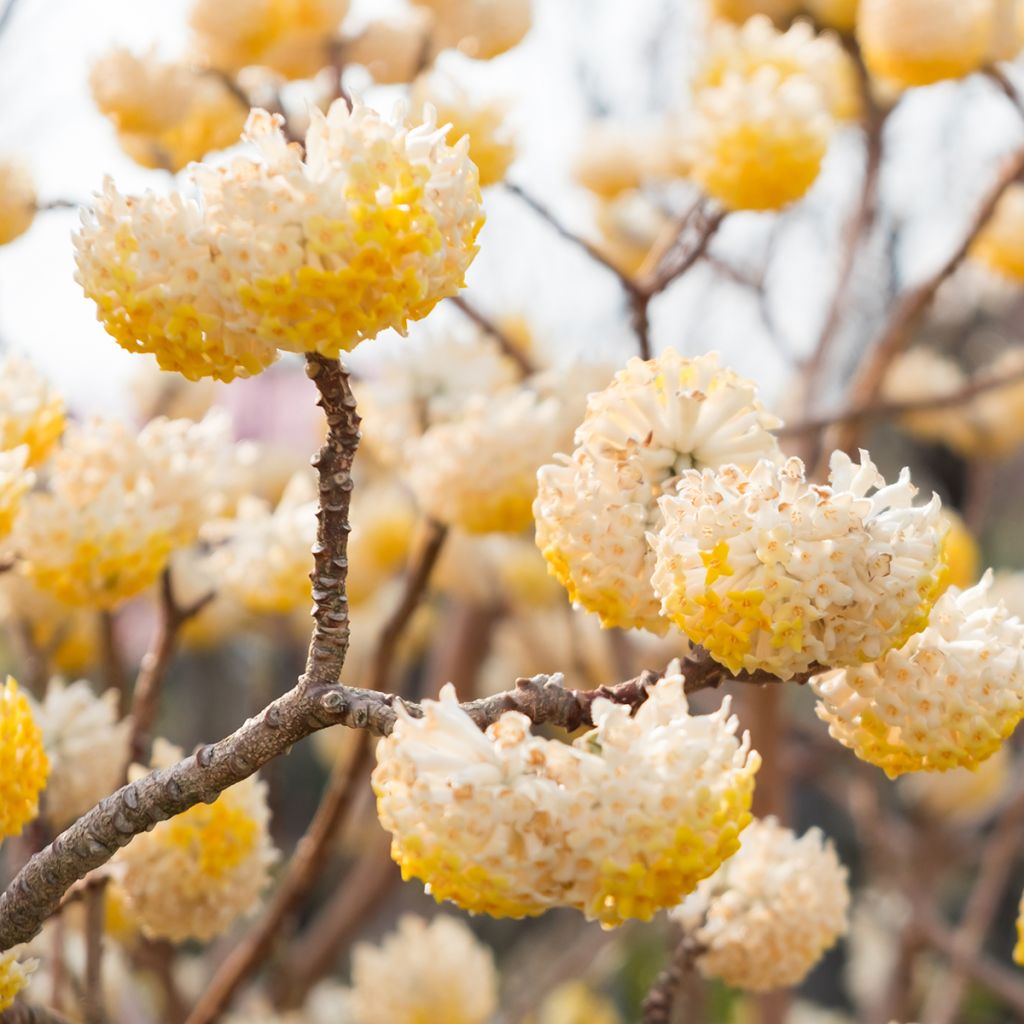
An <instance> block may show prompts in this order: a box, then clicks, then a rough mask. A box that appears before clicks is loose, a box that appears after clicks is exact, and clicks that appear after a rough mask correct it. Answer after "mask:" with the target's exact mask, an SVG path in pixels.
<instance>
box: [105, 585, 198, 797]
mask: <svg viewBox="0 0 1024 1024" xmlns="http://www.w3.org/2000/svg"><path fill="white" fill-rule="evenodd" d="M213 597H214V595H213V594H212V593H208V594H204V595H203V596H202V597H201V598H199V600H198V601H195V602H193V603H192V604H190V605H187V606H185V607H182V606H180V605H179V604H178V603H177V601H176V600H175V598H174V581H173V580H172V578H171V569H170V567H168V568H166V569H164V571H163V574H162V575H161V577H160V618H159V620H158V622H157V628H156V633H155V634H154V636H153V642H152V645H151V646H150V649H149V650H148V651H147V652H146V653H145V655H143V658H142V664H141V665H140V666H139V674H138V676H137V677H136V679H135V690H134V692H133V693H132V710H131V718H132V724H131V735H130V740H129V746H128V750H129V756H128V764H129V765H131V764H146V763H147V762H148V761H149V747H150V743H151V741H152V732H153V722H154V721H155V720H156V714H157V710H158V708H159V705H160V690H161V688H162V686H163V681H164V676H165V675H166V674H167V669H168V667H169V666H170V663H171V659H172V657H173V656H174V649H175V647H176V645H177V640H178V634H179V633H180V631H181V628H182V626H184V625H185V623H186V622H188V621H189V619H191V618H193V617H194V616H196V615H198V614H199V612H201V611H202V610H203V608H205V607H206V605H207V604H209V603H210V601H212V600H213ZM126 771H127V766H126ZM125 777H126V778H127V775H126V776H125Z"/></svg>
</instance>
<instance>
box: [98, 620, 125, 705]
mask: <svg viewBox="0 0 1024 1024" xmlns="http://www.w3.org/2000/svg"><path fill="white" fill-rule="evenodd" d="M99 632H100V652H101V657H102V658H103V669H104V674H105V676H106V680H107V686H109V687H111V688H113V689H114V691H115V692H116V693H117V714H118V717H121V716H122V715H124V713H125V711H126V710H127V708H128V672H127V670H126V668H125V665H124V659H123V657H122V655H121V647H120V645H119V644H118V642H117V620H116V618H115V616H114V613H113V612H112V611H110V610H109V609H104V610H103V611H101V612H100V613H99Z"/></svg>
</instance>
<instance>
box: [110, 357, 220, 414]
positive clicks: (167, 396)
mask: <svg viewBox="0 0 1024 1024" xmlns="http://www.w3.org/2000/svg"><path fill="white" fill-rule="evenodd" d="M137 365H138V369H137V370H136V371H135V373H133V374H132V376H131V379H130V383H129V388H130V390H131V397H132V404H133V405H134V407H135V410H136V412H137V414H138V419H139V421H140V422H142V423H146V422H148V421H149V420H151V419H153V418H154V417H157V416H168V417H170V418H172V419H186V420H196V421H198V420H201V419H202V418H203V417H204V416H205V415H206V414H207V413H208V412H209V411H210V409H211V408H212V406H213V401H214V394H215V392H216V389H217V383H216V381H213V380H211V379H209V378H208V377H206V378H203V379H202V380H198V381H191V380H188V379H186V378H185V377H182V376H181V375H180V374H171V373H164V371H163V370H161V369H160V367H159V366H158V365H157V362H156V360H155V359H152V358H150V357H149V356H146V357H144V359H140V360H139V361H138V364H137Z"/></svg>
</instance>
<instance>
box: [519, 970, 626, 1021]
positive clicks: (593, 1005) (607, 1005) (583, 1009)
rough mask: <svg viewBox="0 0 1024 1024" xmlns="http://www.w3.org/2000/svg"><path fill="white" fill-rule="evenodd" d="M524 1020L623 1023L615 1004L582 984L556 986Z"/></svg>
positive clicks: (571, 983)
mask: <svg viewBox="0 0 1024 1024" xmlns="http://www.w3.org/2000/svg"><path fill="white" fill-rule="evenodd" d="M527 1021H528V1022H529V1024H622V1018H621V1017H620V1016H619V1011H618V1010H616V1009H615V1004H614V1003H612V1001H611V1000H610V999H606V998H605V997H604V996H600V995H598V994H597V993H596V992H594V991H593V989H590V988H588V987H587V986H586V985H585V984H584V983H583V982H582V981H567V982H565V983H564V984H563V985H559V986H558V988H556V989H555V990H554V992H552V993H551V994H550V995H549V996H546V997H545V998H544V1001H543V1002H542V1003H541V1004H540V1006H539V1007H538V1008H537V1013H536V1015H535V1016H531V1017H528V1018H527Z"/></svg>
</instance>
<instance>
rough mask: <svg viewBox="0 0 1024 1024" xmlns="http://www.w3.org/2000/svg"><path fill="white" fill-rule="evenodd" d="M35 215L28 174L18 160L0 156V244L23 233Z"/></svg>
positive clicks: (30, 179) (4, 243) (32, 187)
mask: <svg viewBox="0 0 1024 1024" xmlns="http://www.w3.org/2000/svg"><path fill="white" fill-rule="evenodd" d="M35 217H36V189H35V185H34V184H33V181H32V176H31V174H29V172H28V170H27V169H26V168H25V167H24V166H23V165H22V164H21V163H19V162H17V161H14V160H10V159H4V158H0V245H7V243H8V242H13V241H14V240H15V239H16V238H19V237H20V236H21V235H23V234H25V232H26V231H28V229H29V228H30V227H32V221H34V220H35Z"/></svg>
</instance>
